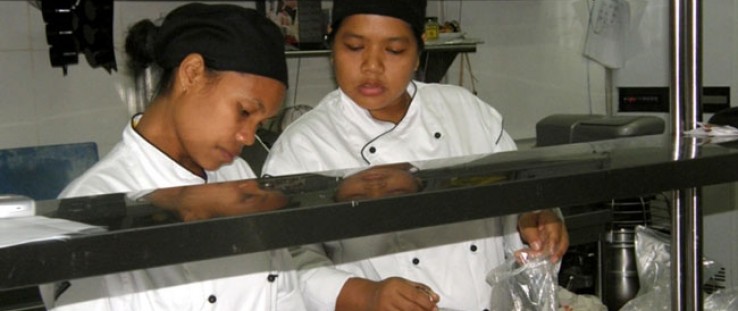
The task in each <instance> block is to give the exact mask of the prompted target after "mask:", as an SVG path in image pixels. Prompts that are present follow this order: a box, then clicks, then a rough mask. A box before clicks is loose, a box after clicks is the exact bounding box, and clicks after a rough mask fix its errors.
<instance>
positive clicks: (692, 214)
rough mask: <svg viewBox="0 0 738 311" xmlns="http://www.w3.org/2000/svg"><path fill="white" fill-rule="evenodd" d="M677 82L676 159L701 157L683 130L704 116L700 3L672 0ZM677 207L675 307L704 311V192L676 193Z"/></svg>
mask: <svg viewBox="0 0 738 311" xmlns="http://www.w3.org/2000/svg"><path fill="white" fill-rule="evenodd" d="M671 4H672V6H671V14H670V17H671V21H670V22H671V32H672V33H671V39H672V53H671V54H672V55H671V61H672V63H671V64H672V73H671V75H672V85H671V122H672V124H671V130H672V134H673V135H674V137H675V142H676V143H675V146H677V147H676V148H675V153H674V156H675V159H680V158H682V157H686V158H693V157H695V156H696V153H697V147H696V143H695V142H694V141H690V143H689V144H686V145H687V146H685V148H682V147H681V142H682V141H683V137H682V133H683V131H684V130H689V129H693V128H695V127H696V125H697V121H698V120H699V119H701V116H700V115H701V109H700V95H701V90H702V76H701V68H702V63H701V43H702V42H701V2H700V0H673V1H672V2H671ZM672 199H673V202H674V204H673V210H672V248H671V263H672V268H671V272H672V284H671V285H672V288H671V301H672V310H697V311H699V310H702V292H701V276H702V272H701V269H702V264H701V262H702V260H701V258H702V243H701V241H700V238H701V236H702V217H701V210H700V190H699V189H697V188H691V189H684V190H678V191H674V193H673V196H672Z"/></svg>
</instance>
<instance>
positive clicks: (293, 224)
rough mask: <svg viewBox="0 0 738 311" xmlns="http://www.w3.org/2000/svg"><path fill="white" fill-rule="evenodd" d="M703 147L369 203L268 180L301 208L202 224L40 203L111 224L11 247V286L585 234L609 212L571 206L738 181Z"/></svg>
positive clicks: (582, 153) (640, 142)
mask: <svg viewBox="0 0 738 311" xmlns="http://www.w3.org/2000/svg"><path fill="white" fill-rule="evenodd" d="M697 143H698V142H697V141H694V140H692V139H691V138H685V139H675V138H673V137H669V136H651V137H640V138H629V139H621V140H613V141H602V142H596V143H583V144H573V145H561V146H553V147H542V148H534V149H531V150H524V151H515V152H504V153H497V154H491V155H488V156H485V157H481V158H480V157H476V158H475V159H466V160H468V161H470V162H460V161H459V160H460V159H453V163H456V164H453V165H452V164H450V162H443V161H434V162H424V163H419V164H422V165H419V166H418V167H426V169H422V170H420V171H419V172H417V173H416V174H417V176H418V177H419V178H421V179H422V180H423V182H424V184H425V185H426V187H425V189H423V191H422V192H418V193H413V194H408V195H403V196H396V197H386V198H381V199H375V200H367V201H361V202H355V201H352V202H335V201H333V195H332V193H333V191H335V189H336V187H337V186H338V185H339V184H340V181H341V179H340V178H336V177H331V176H327V175H319V174H310V175H295V176H285V177H277V178H269V179H257V180H252V181H250V182H258V183H260V184H261V185H263V186H265V187H266V186H268V187H270V189H279V190H281V191H283V192H284V194H285V195H287V196H288V197H289V202H293V203H296V204H293V205H292V206H289V207H285V208H283V209H278V210H274V211H270V212H260V213H253V214H248V215H241V216H231V217H224V218H213V219H209V220H204V221H193V222H181V221H179V220H178V218H176V217H173V215H174V216H176V213H177V207H178V206H174V207H172V206H168V207H167V208H165V206H162V205H161V204H154V203H151V202H145V201H144V202H141V201H138V200H136V201H131V200H130V199H128V198H127V197H126V195H125V194H111V195H103V196H93V197H81V198H71V199H65V200H51V201H40V202H37V203H38V204H37V205H38V210H39V211H40V213H41V214H43V215H47V216H49V217H58V218H67V219H71V220H75V221H80V222H86V223H91V224H97V225H105V226H107V227H108V231H106V232H96V233H85V234H79V235H74V236H70V237H69V238H68V239H65V240H52V241H44V242H32V243H26V244H21V245H16V246H11V247H5V248H0V275H3V278H0V290H8V289H13V288H17V287H23V286H30V285H35V284H41V283H48V282H53V281H59V280H66V279H74V278H81V277H86V276H93V275H100V274H106V273H113V272H119V271H127V270H135V269H141V268H147V267H153V266H161V265H167V264H176V263H182V262H191V261H197V260H203V259H210V258H218V257H223V256H230V255H235V254H244V253H251V252H258V251H265V250H270V249H277V248H283V247H289V246H294V245H302V244H309V243H316V242H321V241H331V240H338V239H345V238H352V237H359V236H366V235H371V234H377V233H386V232H394V231H399V230H408V229H414V228H421V227H427V226H434V225H442V224H450V223H457V222H462V221H469V220H475V219H483V218H488V217H496V216H502V215H508V214H513V213H520V212H525V211H532V210H536V209H541V208H549V207H553V206H563V207H565V208H564V209H563V211H564V215H565V217H566V218H567V223H568V224H569V225H570V230H571V231H570V232H582V231H577V230H582V229H586V228H587V227H591V228H595V229H596V227H598V226H600V227H601V226H602V225H603V224H604V223H606V222H607V221H609V220H610V214H608V213H607V212H604V211H602V210H598V209H596V208H594V209H589V210H586V211H580V210H570V209H569V208H566V207H569V206H579V205H586V204H590V203H596V202H602V201H609V200H611V199H621V198H629V197H634V196H638V195H642V194H652V193H658V192H662V191H669V190H672V189H684V188H690V187H699V186H703V185H711V184H720V183H728V182H733V181H736V180H738V170H726V169H725V168H726V167H732V166H733V165H734V164H735V163H736V162H738V147H736V146H730V145H717V144H710V145H699V144H697ZM458 163H463V164H458ZM429 165H430V167H436V168H433V169H431V168H427V167H429ZM489 180H494V181H493V182H488V181H489ZM485 181H487V182H485ZM238 182H248V181H238ZM199 187H203V186H193V187H189V189H195V190H197V189H201V188H199ZM221 196H222V192H218V196H213V197H208V199H209V200H211V201H209V202H213V203H212V204H208V203H206V204H204V205H203V206H205V207H208V206H209V205H213V206H216V205H217V200H218V198H219V197H221ZM198 197H199V198H201V197H202V196H198ZM455 202H464V204H454V203H455ZM175 205H176V204H175ZM604 208H606V207H604ZM163 215H169V216H171V217H169V218H167V217H164V218H162V216H163ZM388 215H392V217H388ZM402 215H412V217H403V216H402ZM162 219H163V220H162ZM586 230H589V229H586ZM586 230H585V231H586ZM0 234H3V235H5V234H12V233H11V232H2V230H0ZM590 234H592V232H591V231H590ZM212 236H217V237H218V239H212V238H211V237H212ZM173 241H176V243H173ZM193 249H196V250H197V251H196V252H193V251H192V250H193ZM122 252H124V253H125V254H126V256H122V257H121V256H120V254H121V253H122ZM20 259H22V260H20Z"/></svg>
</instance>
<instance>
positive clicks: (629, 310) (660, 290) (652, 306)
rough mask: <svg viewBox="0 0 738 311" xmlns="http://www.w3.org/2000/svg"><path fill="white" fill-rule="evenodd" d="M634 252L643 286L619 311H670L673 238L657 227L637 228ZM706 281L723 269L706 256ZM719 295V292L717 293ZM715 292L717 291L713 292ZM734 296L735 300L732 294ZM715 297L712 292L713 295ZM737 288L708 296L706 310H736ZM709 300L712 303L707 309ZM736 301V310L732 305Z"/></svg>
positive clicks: (734, 304) (704, 264) (704, 267)
mask: <svg viewBox="0 0 738 311" xmlns="http://www.w3.org/2000/svg"><path fill="white" fill-rule="evenodd" d="M635 230H636V235H635V253H636V263H637V268H638V280H639V282H640V289H639V290H638V294H637V295H636V297H635V298H633V299H631V300H630V301H628V302H627V303H626V304H625V305H623V307H622V308H620V311H670V310H671V260H670V256H671V247H670V242H671V238H670V237H669V236H668V235H667V234H664V233H661V232H659V231H656V230H654V229H651V228H648V227H644V226H637V227H636V228H635ZM702 264H703V273H702V275H703V281H706V280H707V279H709V278H710V277H712V276H714V275H715V274H716V273H717V272H718V271H719V270H720V268H721V266H720V265H718V264H717V263H716V262H715V261H713V260H710V259H707V258H703V261H702ZM715 294H717V293H715ZM713 295H714V294H713ZM730 295H732V302H731V297H730ZM711 296H712V295H711ZM735 300H736V291H732V292H727V293H723V294H722V296H719V297H718V296H716V297H714V298H712V299H711V297H707V299H705V305H704V306H705V310H711V311H712V310H736V309H735V306H736V304H738V302H735ZM708 302H709V303H711V305H710V307H709V308H708ZM730 303H733V304H732V306H733V308H734V309H730V307H729V305H730Z"/></svg>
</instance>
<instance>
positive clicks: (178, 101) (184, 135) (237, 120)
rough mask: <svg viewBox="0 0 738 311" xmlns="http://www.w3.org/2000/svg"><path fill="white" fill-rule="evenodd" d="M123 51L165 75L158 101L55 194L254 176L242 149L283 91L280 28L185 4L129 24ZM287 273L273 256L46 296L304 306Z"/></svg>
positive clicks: (223, 8)
mask: <svg viewBox="0 0 738 311" xmlns="http://www.w3.org/2000/svg"><path fill="white" fill-rule="evenodd" d="M126 52H127V53H128V54H129V57H130V58H131V64H132V66H133V67H134V69H136V68H137V69H141V68H145V67H146V66H148V65H150V63H151V62H154V63H155V65H157V67H159V68H160V69H162V75H161V81H160V85H159V90H158V94H157V95H156V97H155V98H154V99H153V101H152V102H151V104H150V105H149V106H148V108H147V109H146V111H145V112H144V113H143V114H140V115H137V116H135V117H134V118H133V119H132V120H131V122H130V123H129V124H128V125H127V126H126V128H125V129H124V131H123V139H122V141H121V142H120V143H118V145H116V146H115V147H114V149H113V150H112V151H111V152H110V153H109V154H108V155H106V157H105V158H103V159H102V160H101V161H100V162H99V163H97V164H96V165H95V166H94V167H92V168H91V169H90V170H89V171H87V172H86V173H85V174H84V175H83V176H81V177H80V178H78V179H77V180H75V181H74V182H72V183H71V184H70V185H69V186H68V187H67V188H66V189H65V190H64V191H63V192H62V194H61V195H60V197H74V196H84V195H95V194H103V193H113V192H130V191H136V190H145V189H153V188H163V187H173V186H183V185H197V184H206V183H214V182H222V181H229V180H237V179H246V178H254V177H256V176H254V173H253V171H252V170H251V168H250V167H249V165H248V164H247V163H246V162H245V161H243V160H242V159H240V158H239V154H240V152H241V149H242V147H243V146H244V145H250V144H252V143H253V142H254V139H255V138H254V133H255V131H256V129H257V127H258V126H259V124H260V122H262V121H264V120H265V119H267V118H270V117H272V116H274V115H275V114H276V113H277V111H278V110H279V107H280V105H281V103H282V100H283V98H284V94H285V90H286V88H287V66H286V62H285V59H284V46H283V40H282V36H281V33H280V30H279V29H278V28H277V26H276V25H274V24H273V23H272V22H271V21H270V20H268V19H266V18H265V17H262V16H261V15H260V14H259V13H258V12H256V11H255V10H252V9H245V8H243V7H239V6H235V5H206V4H187V5H184V6H181V7H179V8H177V9H175V10H173V11H172V12H170V13H169V14H168V15H167V16H166V18H165V19H164V21H163V23H162V24H161V25H160V26H156V25H154V24H153V23H152V22H151V21H149V20H144V21H141V22H139V23H137V24H136V25H134V26H133V27H132V28H131V29H130V31H129V34H128V37H127V39H126ZM193 251H197V250H193ZM121 252H122V253H124V252H125V250H121ZM292 267H293V265H292V262H291V258H290V254H289V252H287V250H276V251H271V252H263V253H255V254H247V255H238V256H232V257H227V258H219V259H212V260H204V261H198V262H192V263H185V264H178V265H170V266H165V267H157V268H149V269H142V270H135V271H129V272H122V273H116V274H109V275H104V276H99V277H89V278H84V279H78V280H70V281H68V282H63V283H59V284H54V285H46V286H42V293H43V294H42V295H43V298H44V302H45V304H46V305H47V307H48V308H49V309H53V310H95V311H100V310H126V311H128V310H137V311H138V310H152V311H153V310H172V311H181V310H248V311H253V310H265V311H267V310H271V311H275V310H303V309H304V303H303V301H302V297H301V295H300V292H299V290H298V289H297V287H296V286H297V284H298V283H297V276H296V274H295V273H294V269H293V268H292Z"/></svg>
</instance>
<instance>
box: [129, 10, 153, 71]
mask: <svg viewBox="0 0 738 311" xmlns="http://www.w3.org/2000/svg"><path fill="white" fill-rule="evenodd" d="M158 30H159V29H158V27H157V26H156V25H154V22H152V21H151V20H148V19H145V20H142V21H139V22H138V23H136V24H134V25H133V26H131V28H130V29H128V36H127V37H126V54H128V68H129V69H131V70H132V71H133V72H134V73H137V72H140V71H142V70H144V69H146V68H147V67H149V66H151V64H152V63H153V62H154V60H155V57H154V39H155V37H156V33H157V31H158Z"/></svg>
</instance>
